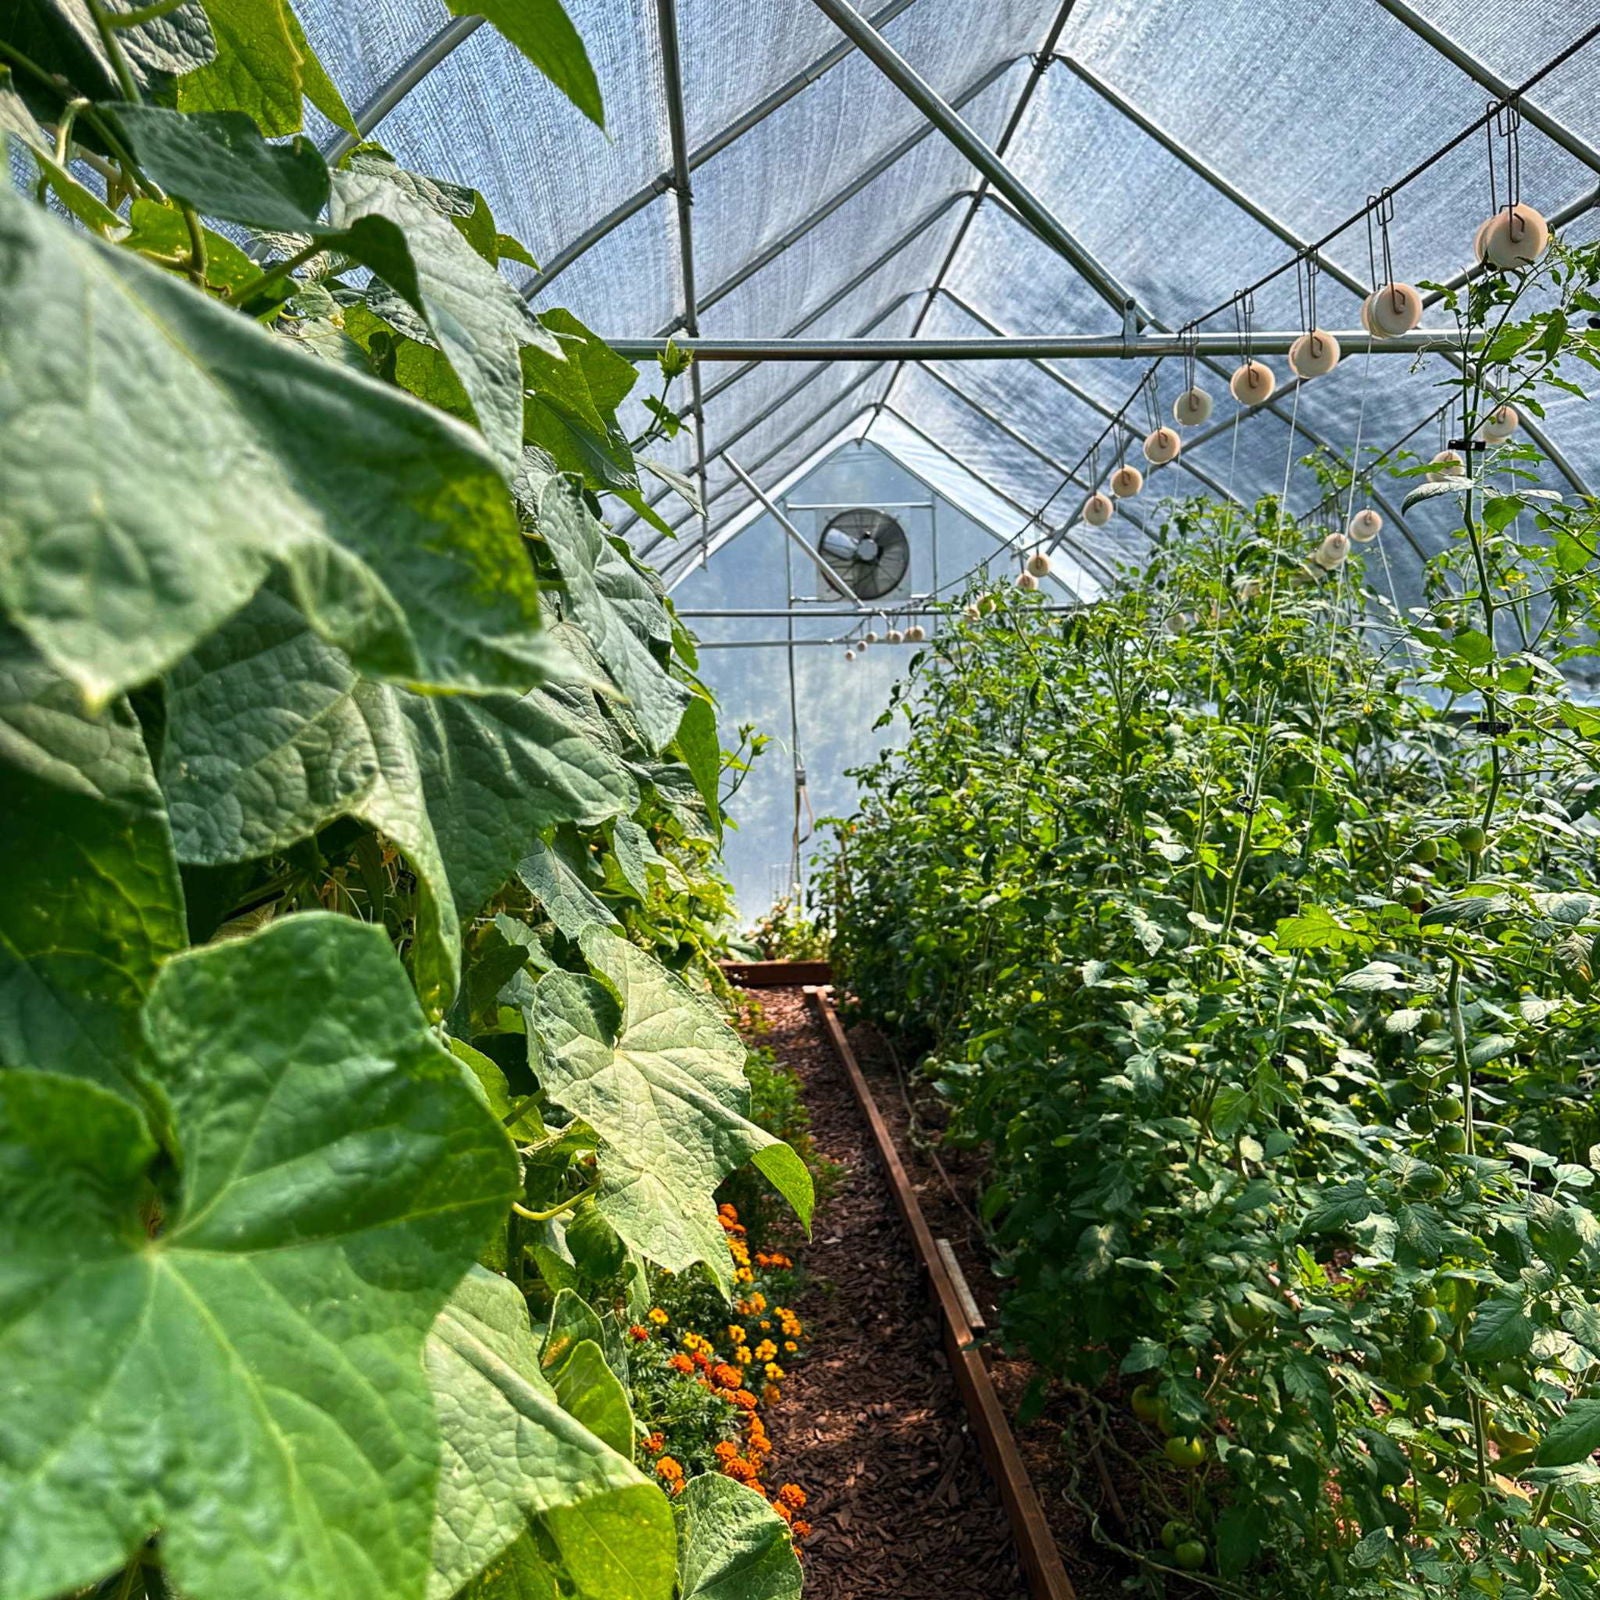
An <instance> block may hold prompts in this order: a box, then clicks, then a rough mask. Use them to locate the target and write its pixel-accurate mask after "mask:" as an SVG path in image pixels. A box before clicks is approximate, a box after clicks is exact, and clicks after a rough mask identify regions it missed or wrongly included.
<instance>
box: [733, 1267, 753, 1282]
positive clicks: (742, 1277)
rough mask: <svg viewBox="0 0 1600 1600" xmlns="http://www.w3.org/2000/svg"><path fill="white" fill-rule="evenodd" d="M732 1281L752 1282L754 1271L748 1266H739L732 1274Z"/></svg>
mask: <svg viewBox="0 0 1600 1600" xmlns="http://www.w3.org/2000/svg"><path fill="white" fill-rule="evenodd" d="M733 1281H734V1282H735V1283H753V1282H754V1281H755V1273H753V1272H752V1271H751V1270H750V1269H749V1267H739V1268H738V1269H737V1270H736V1271H735V1272H734V1274H733Z"/></svg>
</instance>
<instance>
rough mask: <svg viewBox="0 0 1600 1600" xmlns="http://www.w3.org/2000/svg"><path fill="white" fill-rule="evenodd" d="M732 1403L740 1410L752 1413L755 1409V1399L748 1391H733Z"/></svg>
mask: <svg viewBox="0 0 1600 1600" xmlns="http://www.w3.org/2000/svg"><path fill="white" fill-rule="evenodd" d="M733 1403H734V1404H735V1405H736V1406H738V1407H740V1408H741V1409H742V1410H745V1411H754V1410H755V1408H756V1397H755V1396H754V1395H753V1394H751V1393H750V1391H749V1390H748V1389H735V1390H734V1392H733Z"/></svg>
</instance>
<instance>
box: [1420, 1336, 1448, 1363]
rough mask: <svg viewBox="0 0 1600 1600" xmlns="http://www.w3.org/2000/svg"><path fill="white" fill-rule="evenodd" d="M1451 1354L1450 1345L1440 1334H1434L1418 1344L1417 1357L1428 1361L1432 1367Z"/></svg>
mask: <svg viewBox="0 0 1600 1600" xmlns="http://www.w3.org/2000/svg"><path fill="white" fill-rule="evenodd" d="M1449 1354H1450V1347H1449V1345H1447V1344H1446V1343H1445V1342H1444V1340H1443V1339H1441V1338H1440V1337H1439V1335H1438V1334H1434V1335H1433V1336H1432V1337H1431V1338H1428V1339H1424V1340H1423V1341H1422V1343H1421V1344H1419V1345H1418V1346H1417V1359H1418V1360H1419V1361H1425V1362H1427V1364H1428V1366H1429V1367H1430V1368H1431V1367H1436V1366H1438V1365H1439V1363H1440V1362H1441V1361H1443V1360H1444V1358H1445V1357H1446V1356H1447V1355H1449Z"/></svg>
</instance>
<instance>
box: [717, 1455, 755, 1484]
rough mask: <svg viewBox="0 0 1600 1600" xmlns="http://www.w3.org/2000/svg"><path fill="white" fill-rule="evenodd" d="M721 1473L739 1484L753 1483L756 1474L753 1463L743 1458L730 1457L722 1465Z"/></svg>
mask: <svg viewBox="0 0 1600 1600" xmlns="http://www.w3.org/2000/svg"><path fill="white" fill-rule="evenodd" d="M722 1470H723V1472H724V1473H725V1474H726V1475H727V1476H728V1477H730V1478H736V1479H738V1481H739V1482H740V1483H754V1482H755V1480H756V1478H757V1476H758V1473H757V1472H756V1468H755V1463H754V1462H750V1461H746V1460H745V1458H744V1457H743V1456H730V1457H729V1458H728V1459H727V1460H726V1461H724V1462H723V1463H722Z"/></svg>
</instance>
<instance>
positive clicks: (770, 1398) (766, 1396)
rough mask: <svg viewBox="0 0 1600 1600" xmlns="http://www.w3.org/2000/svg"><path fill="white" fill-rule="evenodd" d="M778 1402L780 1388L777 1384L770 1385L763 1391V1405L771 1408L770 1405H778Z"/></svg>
mask: <svg viewBox="0 0 1600 1600" xmlns="http://www.w3.org/2000/svg"><path fill="white" fill-rule="evenodd" d="M777 1402H778V1386H777V1384H775V1383H769V1384H768V1385H767V1386H766V1387H765V1388H764V1389H763V1390H762V1391H761V1403H762V1404H763V1405H767V1406H770V1405H776V1404H777Z"/></svg>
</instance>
